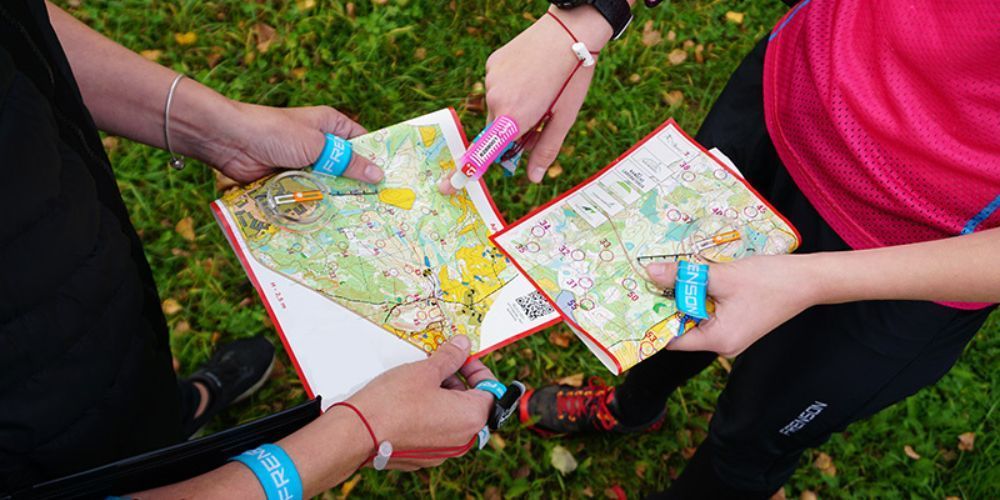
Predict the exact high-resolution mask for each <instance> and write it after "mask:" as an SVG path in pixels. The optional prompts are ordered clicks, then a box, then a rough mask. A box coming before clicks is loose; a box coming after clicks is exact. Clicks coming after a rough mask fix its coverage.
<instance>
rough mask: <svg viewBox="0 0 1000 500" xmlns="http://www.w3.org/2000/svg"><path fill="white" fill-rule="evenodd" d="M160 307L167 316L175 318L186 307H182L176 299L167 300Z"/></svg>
mask: <svg viewBox="0 0 1000 500" xmlns="http://www.w3.org/2000/svg"><path fill="white" fill-rule="evenodd" d="M160 307H162V308H163V314H166V315H167V316H173V315H174V314H177V313H179V312H181V309H184V307H182V306H181V303H180V302H177V300H176V299H166V300H164V301H163V303H162V304H160Z"/></svg>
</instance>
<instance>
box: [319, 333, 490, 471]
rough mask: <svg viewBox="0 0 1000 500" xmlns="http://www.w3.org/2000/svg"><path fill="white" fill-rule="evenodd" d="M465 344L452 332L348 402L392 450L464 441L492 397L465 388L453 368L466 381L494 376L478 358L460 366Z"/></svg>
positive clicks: (398, 462) (403, 463) (397, 464)
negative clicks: (424, 355)
mask: <svg viewBox="0 0 1000 500" xmlns="http://www.w3.org/2000/svg"><path fill="white" fill-rule="evenodd" d="M469 347H470V344H469V339H468V338H466V337H465V336H456V337H454V338H452V339H451V340H450V341H449V342H447V343H445V344H443V345H442V346H441V347H439V348H438V350H437V351H435V352H434V354H431V356H430V357H429V358H427V359H426V360H423V361H417V362H415V363H409V364H406V365H403V366H399V367H396V368H393V369H392V370H389V371H387V372H385V373H383V374H382V375H379V376H378V377H377V378H375V380H372V381H371V382H370V383H369V384H368V385H366V386H365V387H364V388H363V389H361V391H359V392H358V393H357V394H355V395H354V396H353V397H351V398H350V399H349V400H348V402H350V403H351V404H353V405H355V406H356V407H357V408H358V409H359V410H361V412H362V413H364V414H365V416H366V417H367V418H368V422H369V423H370V424H371V426H372V429H373V430H374V431H375V436H376V437H377V438H378V439H379V440H380V441H383V440H387V441H389V442H391V443H392V446H393V448H394V449H395V450H408V449H414V448H447V447H455V446H462V445H465V444H466V443H468V442H469V440H470V439H472V437H473V436H475V435H476V433H478V432H479V430H480V429H482V428H483V426H484V425H486V419H487V418H489V413H490V409H491V408H492V407H493V396H492V395H491V394H490V393H488V392H485V391H480V390H478V389H467V388H466V387H465V385H464V384H462V383H461V381H459V380H458V378H457V377H455V372H458V373H460V374H461V375H462V376H463V377H465V380H466V381H467V382H468V383H469V385H470V386H475V385H476V384H478V383H479V382H481V381H483V380H487V379H494V378H495V377H494V376H493V373H491V372H490V370H489V369H488V368H486V366H484V365H483V364H482V363H481V362H480V361H479V360H471V361H469V362H468V363H466V364H465V365H464V366H463V363H465V361H466V359H467V358H468V356H469ZM333 409H334V410H336V409H337V407H334V408H333ZM340 411H350V410H348V409H340ZM441 462H444V459H443V458H437V459H421V460H414V459H399V458H392V459H390V460H389V466H388V468H390V469H399V470H416V469H419V468H422V467H430V466H434V465H438V464H440V463H441Z"/></svg>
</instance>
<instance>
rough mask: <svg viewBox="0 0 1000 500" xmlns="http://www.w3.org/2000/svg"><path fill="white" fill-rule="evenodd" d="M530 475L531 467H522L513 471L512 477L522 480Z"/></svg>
mask: <svg viewBox="0 0 1000 500" xmlns="http://www.w3.org/2000/svg"><path fill="white" fill-rule="evenodd" d="M530 475H531V466H529V465H522V466H521V467H519V468H518V469H517V470H516V471H514V475H513V476H512V477H513V478H514V479H524V478H526V477H528V476H530Z"/></svg>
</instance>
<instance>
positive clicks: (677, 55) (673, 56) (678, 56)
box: [667, 49, 688, 66]
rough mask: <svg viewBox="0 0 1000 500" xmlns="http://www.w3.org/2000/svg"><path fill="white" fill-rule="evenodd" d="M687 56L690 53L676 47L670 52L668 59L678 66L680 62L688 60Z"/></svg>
mask: <svg viewBox="0 0 1000 500" xmlns="http://www.w3.org/2000/svg"><path fill="white" fill-rule="evenodd" d="M687 57H688V53H687V51H685V50H684V49H674V50H671V51H670V53H669V54H667V60H668V61H670V64H672V65H674V66H677V65H678V64H680V63H682V62H684V61H685V60H687Z"/></svg>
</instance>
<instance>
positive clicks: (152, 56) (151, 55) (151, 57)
mask: <svg viewBox="0 0 1000 500" xmlns="http://www.w3.org/2000/svg"><path fill="white" fill-rule="evenodd" d="M139 55H140V56H142V57H143V58H144V59H146V60H147V61H153V62H156V61H159V60H160V56H161V55H163V51H162V50H156V49H150V50H143V51H141V52H139Z"/></svg>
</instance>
